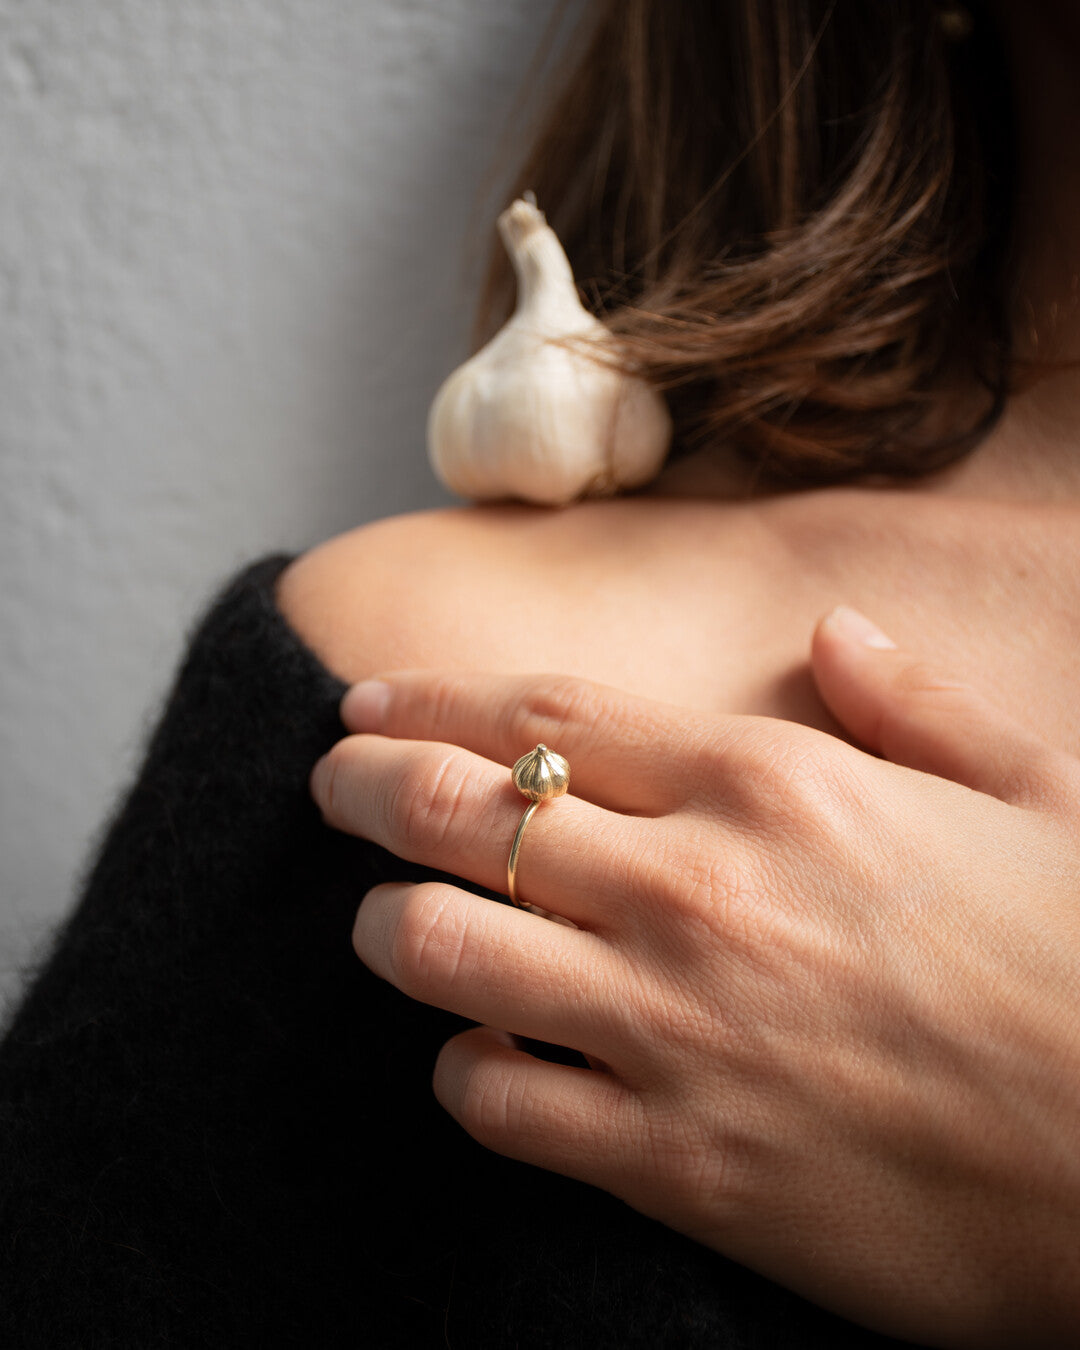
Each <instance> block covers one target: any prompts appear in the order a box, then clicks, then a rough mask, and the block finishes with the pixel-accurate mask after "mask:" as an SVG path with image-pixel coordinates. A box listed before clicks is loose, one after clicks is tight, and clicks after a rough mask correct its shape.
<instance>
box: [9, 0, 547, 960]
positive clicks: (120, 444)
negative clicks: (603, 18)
mask: <svg viewBox="0 0 1080 1350" xmlns="http://www.w3.org/2000/svg"><path fill="white" fill-rule="evenodd" d="M552 8H553V4H552V3H551V0H228V3H222V0H184V2H183V3H182V4H181V3H177V2H176V0H80V2H79V3H75V0H0V108H2V115H0V164H2V165H3V193H2V195H0V304H2V306H3V316H2V322H0V353H2V355H0V382H2V391H0V392H2V396H0V579H2V585H0V967H3V970H4V971H6V972H7V975H8V981H9V983H10V979H11V974H12V972H13V971H15V970H16V969H17V967H18V966H19V965H20V963H22V962H23V961H24V960H25V957H26V953H27V952H28V951H29V950H30V944H31V943H32V942H33V941H35V940H36V939H37V938H38V937H39V936H40V934H41V933H42V931H43V930H44V929H45V928H46V927H47V925H48V924H49V923H51V922H54V921H55V919H56V918H57V917H58V916H59V915H60V914H61V913H62V912H63V911H64V909H65V907H66V906H67V905H68V904H69V902H70V900H71V898H72V894H73V888H74V885H75V884H76V877H77V874H78V872H79V869H80V867H81V866H82V865H83V862H84V860H85V856H86V852H87V849H88V848H89V846H90V844H91V842H92V840H93V838H94V835H95V832H96V830H97V828H98V826H99V825H100V822H101V820H102V818H103V816H104V815H105V813H106V812H107V811H108V809H109V807H110V805H111V803H112V801H113V799H114V797H115V795H116V793H117V792H118V790H119V788H120V786H121V785H122V784H123V782H124V781H125V779H126V777H127V776H128V775H129V774H130V772H131V770H132V768H133V766H134V763H135V759H136V756H137V753H138V749H139V746H140V744H141V741H142V738H143V736H144V734H145V731H146V729H147V726H148V724H149V720H150V719H151V718H152V716H153V713H154V710H155V708H156V707H157V704H158V701H159V700H160V697H161V695H162V692H163V691H164V689H165V687H166V685H167V683H168V681H169V678H170V676H171V672H172V670H173V667H174V665H175V662H176V659H177V656H178V654H179V651H180V644H181V640H182V637H183V634H184V631H185V628H186V626H187V625H188V624H189V623H190V622H191V620H192V619H193V617H194V615H195V614H196V613H197V611H198V610H199V608H200V607H201V606H202V605H203V603H204V602H205V600H206V599H207V597H208V595H209V594H210V592H211V590H212V589H213V588H214V586H215V585H216V584H217V582H218V581H220V580H221V579H223V578H224V577H225V575H226V574H228V573H229V572H230V571H231V570H232V569H234V568H236V567H237V566H238V565H239V564H241V563H242V562H243V561H245V560H247V559H249V558H252V557H254V556H256V555H258V554H260V553H263V552H266V551H269V550H273V549H278V548H286V549H301V548H303V547H305V546H306V545H308V544H310V543H312V542H314V541H316V540H317V539H319V538H322V537H325V536H326V535H329V534H333V533H335V532H337V531H340V530H342V529H346V528H348V527H349V526H351V525H354V524H357V523H360V522H362V521H364V520H368V519H371V518H372V517H375V516H380V515H385V514H388V513H392V512H395V511H401V510H405V509H410V508H413V507H417V506H425V505H433V504H437V503H438V502H439V501H440V500H442V497H441V495H440V493H439V491H438V489H437V488H436V486H435V484H434V482H433V480H432V479H431V477H430V474H429V471H428V468H427V464H426V459H425V456H424V446H423V427H424V418H425V413H426V409H427V405H428V402H429V400H430V398H431V395H432V393H433V391H434V389H435V388H436V386H437V384H438V382H439V380H440V378H441V377H442V376H443V375H444V374H445V373H446V372H447V371H448V370H449V369H450V368H451V367H452V366H453V365H454V364H455V363H456V361H457V360H458V359H460V357H461V356H462V355H463V353H464V341H465V325H466V321H467V315H468V310H469V306H470V302H471V298H472V295H473V285H472V281H471V279H470V277H469V275H468V272H467V269H466V268H465V267H464V265H463V259H465V258H466V256H467V250H466V247H465V241H466V237H467V236H468V237H470V238H475V237H476V225H477V220H478V219H481V220H482V221H483V223H485V224H486V223H487V220H486V218H483V217H478V216H477V215H476V208H477V198H478V194H479V189H480V186H481V183H482V182H483V181H484V179H485V176H486V175H487V174H488V173H489V171H490V169H491V166H492V161H493V156H494V154H495V151H496V149H497V148H498V147H499V142H500V137H501V136H502V135H503V134H504V132H505V129H506V122H507V117H508V114H509V112H510V110H511V108H512V106H513V104H514V101H515V96H516V94H517V91H518V87H519V84H520V81H521V77H522V75H523V73H524V71H525V68H526V66H527V64H528V60H529V58H530V56H531V55H532V53H533V51H534V49H535V47H536V45H537V41H538V39H539V36H540V34H541V32H542V30H543V28H544V26H545V25H546V23H547V22H548V20H549V16H550V14H551V12H552ZM504 148H505V146H504ZM470 231H471V234H470Z"/></svg>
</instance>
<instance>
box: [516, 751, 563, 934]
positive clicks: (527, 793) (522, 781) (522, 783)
mask: <svg viewBox="0 0 1080 1350" xmlns="http://www.w3.org/2000/svg"><path fill="white" fill-rule="evenodd" d="M511 777H512V778H513V780H514V786H515V787H516V788H517V790H518V791H519V792H520V793H521V794H522V796H524V797H528V799H529V805H528V807H527V808H526V810H525V814H524V815H523V816H522V817H521V821H520V823H519V825H518V827H517V831H516V833H515V834H514V842H513V843H512V844H511V845H510V860H509V862H508V863H507V864H506V893H507V895H508V896H509V897H510V899H511V901H512V902H513V903H514V904H515V905H517V907H518V909H528V908H529V906H528V905H527V904H523V903H522V901H520V900H519V899H518V895H517V865H518V854H519V853H520V852H521V841H522V839H523V838H524V837H525V830H526V828H527V826H528V824H529V821H530V820H532V818H533V816H534V815H535V814H536V810H537V807H538V806H540V804H541V802H547V801H550V800H551V799H552V798H553V797H561V796H562V795H563V793H564V792H565V791H566V789H567V788H568V787H569V786H570V765H569V764H568V763H567V762H566V760H565V759H563V757H562V755H557V754H556V753H555V751H554V750H549V749H548V748H547V746H546V745H538V746H537V747H536V749H535V750H530V751H529V753H528V754H527V755H522V756H521V758H520V759H519V760H518V762H517V763H516V764H515V765H514V767H513V769H512V770H511Z"/></svg>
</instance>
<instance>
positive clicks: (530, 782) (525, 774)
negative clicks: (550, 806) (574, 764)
mask: <svg viewBox="0 0 1080 1350" xmlns="http://www.w3.org/2000/svg"><path fill="white" fill-rule="evenodd" d="M511 776H512V778H513V780H514V786H515V787H516V788H517V790H518V791H519V792H520V793H521V794H522V796H524V797H528V798H529V800H530V801H533V802H546V801H550V800H551V798H552V797H561V796H562V795H563V793H564V792H565V791H566V789H567V788H568V787H569V786H570V765H569V764H568V763H567V761H566V760H565V759H564V758H563V757H562V755H559V754H556V752H555V751H554V750H549V749H548V748H547V746H546V745H538V746H537V747H536V749H535V750H530V751H529V753H528V754H527V755H522V756H521V758H520V759H519V760H518V761H517V762H516V763H515V765H514V767H513V769H512V770H511Z"/></svg>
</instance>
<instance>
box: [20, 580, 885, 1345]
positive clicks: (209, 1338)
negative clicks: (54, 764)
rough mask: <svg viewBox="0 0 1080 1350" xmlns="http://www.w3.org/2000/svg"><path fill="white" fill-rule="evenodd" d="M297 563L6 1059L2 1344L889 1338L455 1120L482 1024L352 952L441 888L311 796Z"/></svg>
mask: <svg viewBox="0 0 1080 1350" xmlns="http://www.w3.org/2000/svg"><path fill="white" fill-rule="evenodd" d="M288 561H289V560H288V558H286V557H283V556H280V557H271V558H267V559H265V560H263V561H261V562H258V563H256V564H254V565H253V566H251V567H250V568H248V569H247V570H246V571H244V572H243V573H242V574H241V575H240V576H238V577H237V578H236V579H235V580H234V581H233V582H232V583H231V584H230V585H229V586H228V588H227V589H226V590H225V591H224V592H223V593H222V594H221V595H220V597H219V598H218V599H217V601H216V602H215V603H214V604H213V605H212V606H211V608H210V609H209V610H208V612H207V614H206V616H205V618H204V619H203V621H202V622H201V624H200V625H199V627H198V629H197V631H196V632H195V633H194V635H193V636H192V638H191V641H190V644H189V647H188V650H187V654H186V657H185V660H184V663H183V666H182V668H181V670H180V672H179V675H178V677H177V679H176V682H175V685H174V687H173V689H172V691H171V693H170V695H169V697H168V699H167V701H166V703H165V706H164V708H163V711H162V713H161V716H160V720H159V723H158V726H157V728H156V731H155V732H154V734H153V736H152V738H151V740H150V742H149V745H148V746H147V749H146V752H145V757H144V761H143V764H142V767H141V769H140V772H139V774H138V777H137V780H136V781H135V783H134V784H133V785H132V787H131V789H130V790H129V792H128V793H127V795H126V797H125V799H124V800H123V802H122V803H121V805H120V806H119V809H118V810H117V812H116V814H115V816H114V818H113V820H112V822H111V824H110V825H109V827H108V829H107V831H106V833H105V836H104V839H103V843H102V845H101V847H100V850H99V853H98V856H97V858H96V861H95V864H94V866H93V869H92V871H91V873H90V875H89V879H88V881H87V884H86V886H85V889H84V892H83V894H82V896H81V899H80V901H79V904H78V906H77V907H76V909H75V911H74V913H73V915H72V917H71V919H70V920H69V921H68V922H67V924H66V925H65V926H64V928H63V930H62V931H61V932H60V934H59V935H58V937H57V940H56V942H55V944H54V948H53V950H52V953H51V955H50V957H49V959H48V960H47V961H46V962H45V963H44V964H43V966H42V968H41V970H40V973H39V974H38V977H37V978H36V980H35V981H34V982H33V983H32V985H31V987H30V988H29V990H28V992H27V994H26V996H25V998H24V1000H23V1003H22V1006H21V1007H20V1008H19V1009H18V1010H17V1012H16V1014H15V1016H14V1018H13V1020H12V1021H11V1024H10V1026H9V1027H8V1030H7V1034H6V1038H5V1040H4V1042H3V1045H2V1046H0V1149H2V1154H0V1156H2V1160H3V1161H2V1168H0V1345H4V1346H12V1347H15V1346H18V1347H20V1348H21V1350H34V1347H49V1350H58V1347H65V1348H66V1347H94V1348H96V1347H102V1348H104V1347H109V1350H116V1348H118V1347H119V1348H120V1350H124V1348H126V1347H132V1350H135V1348H136V1347H138V1350H148V1348H150V1347H159V1346H160V1347H166V1346H168V1347H181V1348H183V1347H197V1346H198V1347H201V1346H207V1347H214V1348H215V1350H227V1348H228V1347H233V1346H235V1347H250V1346H259V1347H276V1346H297V1347H300V1346H303V1347H309V1346H319V1347H322V1348H326V1350H334V1348H335V1347H345V1346H349V1347H355V1346H372V1347H378V1348H381V1347H394V1346H401V1347H409V1350H424V1347H427V1346H432V1347H443V1346H447V1345H449V1346H453V1347H462V1350H468V1348H469V1347H479V1346H492V1347H494V1346H499V1347H502V1346H511V1345H512V1346H517V1347H536V1348H537V1350H540V1348H541V1347H550V1346H555V1345H558V1346H560V1347H563V1346H566V1347H572V1346H586V1345H587V1346H589V1347H590V1350H603V1348H604V1347H610V1350H624V1348H625V1347H650V1350H653V1348H656V1347H665V1346H671V1347H680V1350H681V1348H682V1347H690V1348H691V1350H692V1348H693V1347H706V1346H709V1347H713V1346H732V1347H736V1346H737V1347H754V1346H760V1347H764V1346H780V1345H783V1346H802V1345H807V1346H809V1345H823V1346H824V1345H828V1346H830V1347H832V1346H840V1345H846V1344H859V1345H869V1344H874V1345H880V1344H885V1342H883V1341H881V1340H879V1338H876V1337H871V1336H868V1335H867V1334H866V1333H862V1332H858V1331H857V1330H856V1329H854V1328H850V1327H848V1326H847V1324H844V1323H840V1322H838V1321H837V1320H836V1319H833V1318H829V1317H827V1316H826V1315H824V1314H822V1313H820V1312H818V1311H817V1310H816V1309H814V1308H812V1307H810V1306H809V1305H808V1304H805V1303H803V1302H802V1301H801V1300H799V1299H797V1298H795V1297H793V1296H791V1295H788V1294H786V1293H785V1292H784V1291H782V1290H779V1289H776V1288H775V1287H774V1286H772V1285H770V1284H768V1283H767V1282H766V1281H764V1280H762V1279H760V1278H758V1277H757V1276H754V1275H751V1274H750V1273H748V1272H746V1271H743V1270H741V1269H740V1268H739V1267H737V1266H734V1265H732V1264H731V1263H728V1262H725V1261H723V1260H722V1259H721V1258H719V1257H717V1256H715V1255H714V1254H713V1253H710V1252H707V1251H705V1250H704V1249H702V1248H699V1247H697V1246H695V1245H694V1244H692V1243H690V1242H688V1241H687V1240H685V1239H683V1238H681V1237H679V1236H677V1235H676V1234H674V1233H671V1232H669V1231H668V1230H666V1229H664V1228H662V1227H660V1226H659V1225H657V1224H654V1223H652V1222H651V1221H649V1220H647V1219H644V1218H642V1217H641V1216H640V1215H638V1214H635V1213H633V1212H632V1211H630V1210H629V1209H627V1208H626V1207H625V1206H623V1205H622V1204H620V1203H619V1202H618V1201H616V1200H614V1199H612V1198H611V1197H609V1196H607V1195H604V1194H602V1193H601V1192H599V1191H594V1190H592V1189H590V1188H588V1187H585V1186H581V1185H579V1184H577V1183H574V1182H571V1181H568V1180H566V1179H565V1178H561V1177H557V1176H554V1175H552V1174H549V1173H545V1172H540V1171H537V1170H535V1169H532V1168H528V1167H525V1166H523V1165H521V1164H517V1163H513V1162H510V1161H508V1160H506V1159H502V1158H498V1157H496V1156H495V1155H492V1154H490V1153H487V1152H485V1151H484V1150H483V1149H481V1148H479V1147H478V1146H477V1145H475V1144H474V1143H473V1142H472V1141H471V1140H470V1139H468V1138H467V1136H465V1135H464V1134H463V1133H462V1132H461V1131H460V1130H459V1129H458V1128H457V1126H456V1125H454V1123H453V1122H452V1121H451V1120H449V1118H448V1117H446V1116H445V1115H444V1114H443V1113H442V1112H441V1110H440V1109H439V1108H438V1106H437V1105H436V1103H435V1101H434V1098H433V1096H432V1094H431V1090H430V1074H431V1067H432V1064H433V1061H434V1057H435V1054H436V1053H437V1050H438V1048H439V1046H440V1045H441V1044H442V1043H443V1041H444V1040H445V1039H446V1038H447V1037H448V1036H449V1035H451V1034H453V1032H454V1031H456V1030H458V1029H459V1028H460V1026H461V1025H462V1023H461V1022H460V1021H459V1020H458V1019H456V1018H454V1017H451V1016H449V1015H448V1014H445V1013H442V1012H439V1011H437V1010H435V1009H432V1008H427V1007H424V1006H423V1005H420V1004H416V1003H413V1002H411V1001H410V1000H408V999H406V998H404V997H403V996H402V995H400V994H399V993H398V992H397V991H396V990H394V989H393V988H392V987H391V986H389V985H387V984H384V983H382V982H380V981H378V980H377V979H375V977H374V976H372V975H371V974H370V973H369V972H368V971H366V970H365V969H364V968H363V967H362V966H361V965H360V963H359V962H358V961H357V960H356V958H355V956H354V954H353V952H352V949H351V944H350V931H351V927H352V921H353V917H354V914H355V910H356V906H357V904H358V903H359V901H360V899H361V898H362V896H363V894H364V892H365V891H366V890H367V889H368V888H369V887H370V886H371V885H373V884H375V883H376V882H378V881H380V880H386V879H390V878H396V879H409V878H411V877H419V876H421V875H424V873H423V871H422V869H419V868H416V867H410V866H407V865H406V864H404V863H402V862H400V861H399V860H397V859H394V858H392V857H390V856H389V855H388V854H386V853H384V852H383V851H381V850H379V849H377V848H375V847H374V846H372V845H370V844H366V843H364V842H362V841H359V840H356V839H351V838H347V837H345V836H342V835H338V834H336V833H334V832H333V831H330V830H328V829H327V828H326V827H324V826H323V824H322V823H321V821H320V820H319V818H318V814H317V812H316V810H315V809H314V807H313V806H312V804H311V801H310V799H309V797H308V793H307V777H308V773H309V771H310V768H311V765H312V764H313V763H314V761H315V760H316V758H318V756H319V755H320V754H322V753H323V752H324V751H325V750H326V749H327V748H328V747H329V746H330V745H331V744H332V743H333V741H334V740H336V739H337V738H338V737H339V736H340V735H341V734H342V729H341V726H340V723H339V721H338V716H337V705H338V701H339V699H340V696H341V694H342V692H343V689H344V686H343V685H342V684H341V683H340V682H339V681H338V680H336V679H335V678H334V677H333V676H332V675H331V674H330V673H329V672H328V671H327V670H326V669H325V668H324V667H323V666H322V665H321V664H320V663H319V661H318V660H317V659H316V657H315V656H314V655H313V654H312V653H311V652H310V651H309V650H308V649H307V648H306V647H304V645H303V644H302V643H301V642H300V640H299V639H298V638H297V637H296V635H295V634H294V633H293V631H292V630H291V629H290V628H289V627H288V625H287V624H286V622H285V621H284V619H283V618H282V616H281V614H280V612H279V611H278V610H277V608H276V605H275V602H274V585H275V582H276V579H277V577H278V575H279V574H280V572H281V571H282V569H283V568H284V566H285V565H286V563H287V562H288Z"/></svg>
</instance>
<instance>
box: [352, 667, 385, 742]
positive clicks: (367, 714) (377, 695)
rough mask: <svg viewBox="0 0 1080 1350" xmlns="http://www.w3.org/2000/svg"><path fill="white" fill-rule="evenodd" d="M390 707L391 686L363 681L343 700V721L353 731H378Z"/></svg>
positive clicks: (372, 681)
mask: <svg viewBox="0 0 1080 1350" xmlns="http://www.w3.org/2000/svg"><path fill="white" fill-rule="evenodd" d="M389 706H390V686H389V685H388V684H386V683H385V681H383V680H361V681H360V683H359V684H354V685H353V687H352V688H351V689H350V690H349V691H348V693H347V694H346V695H345V697H344V698H343V699H342V700H341V720H342V721H343V722H344V723H345V725H346V726H347V727H349V729H350V730H352V731H378V729H379V728H380V727H381V726H382V724H383V722H384V721H385V719H386V709H387V708H388V707H389Z"/></svg>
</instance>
